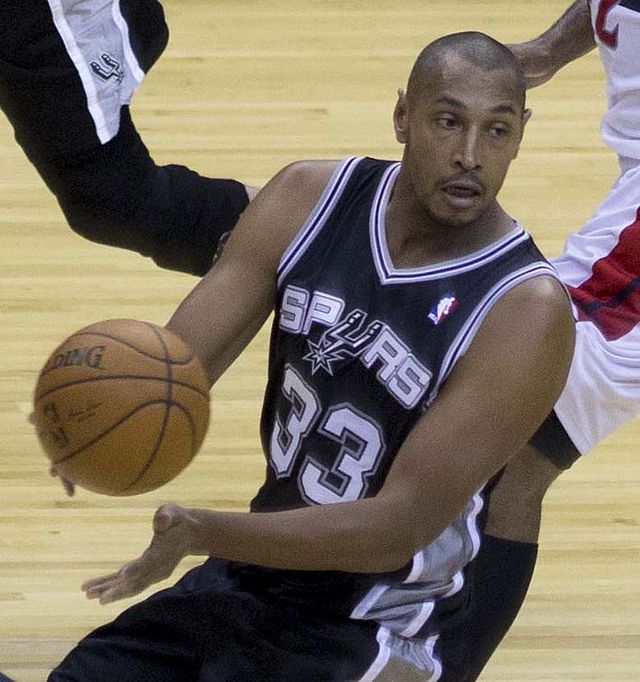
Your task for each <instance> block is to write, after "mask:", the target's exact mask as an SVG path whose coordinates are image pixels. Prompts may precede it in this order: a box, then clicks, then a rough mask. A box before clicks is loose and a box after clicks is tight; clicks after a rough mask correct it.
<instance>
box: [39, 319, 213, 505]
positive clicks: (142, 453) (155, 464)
mask: <svg viewBox="0 0 640 682" xmlns="http://www.w3.org/2000/svg"><path fill="white" fill-rule="evenodd" d="M33 420H34V424H35V427H36V430H37V433H38V438H39V440H40V442H41V444H42V447H43V448H44V450H45V452H46V454H47V456H48V457H49V459H50V460H51V462H52V463H53V464H55V466H56V469H57V471H58V473H59V475H60V476H62V477H64V478H66V479H68V480H70V481H72V482H73V483H75V484H76V485H79V486H81V487H83V488H86V489H87V490H92V491H94V492H97V493H103V494H104V495H137V494H139V493H144V492H147V491H149V490H153V489H154V488H158V487H159V486H161V485H164V484H165V483H167V482H168V481H170V480H171V479H173V478H174V477H175V476H176V475H177V474H178V473H179V472H180V471H182V470H183V469H184V468H185V467H186V466H187V464H189V462H190V461H191V460H192V459H193V457H194V455H195V454H196V452H197V451H198V449H199V448H200V445H201V444H202V441H203V439H204V436H205V434H206V431H207V425H208V423H209V383H208V380H207V376H206V374H205V371H204V368H203V367H202V365H201V363H200V361H199V360H198V358H197V357H196V356H195V355H194V353H193V351H192V350H191V348H189V346H188V345H187V344H186V343H185V342H184V341H182V340H181V339H180V338H178V337H177V336H176V335H175V334H173V333H171V332H170V331H168V330H167V329H165V328H164V327H160V326H157V325H155V324H151V323H149V322H142V321H139V320H105V321H103V322H96V323H95V324H92V325H90V326H88V327H85V328H83V329H80V330H79V331H77V332H75V333H74V334H72V335H71V336H69V338H67V339H66V340H65V341H64V342H63V343H62V344H60V345H59V346H58V347H57V348H56V349H55V350H54V351H53V353H52V354H51V356H50V357H49V359H48V360H47V362H46V364H45V366H44V367H43V369H42V371H41V372H40V375H39V377H38V383H37V385H36V390H35V395H34V413H33Z"/></svg>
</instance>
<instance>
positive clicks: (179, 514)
mask: <svg viewBox="0 0 640 682" xmlns="http://www.w3.org/2000/svg"><path fill="white" fill-rule="evenodd" d="M189 536H190V527H189V519H188V514H187V510H186V509H185V508H184V507H180V506H179V505H177V504H173V503H168V504H163V505H162V506H161V507H159V508H158V510H157V511H156V513H155V515H154V518H153V538H152V540H151V544H150V545H149V547H147V549H146V550H145V551H144V553H143V554H142V556H140V557H139V558H138V559H135V560H134V561H130V562H129V563H127V564H125V565H124V566H122V568H121V569H120V570H119V571H117V572H116V573H112V574H111V575H106V576H103V577H101V578H92V579H91V580H87V581H86V582H85V583H84V584H83V585H82V589H83V590H84V592H85V593H86V595H87V598H88V599H98V600H99V601H100V603H101V604H108V603H110V602H113V601H116V600H118V599H124V598H125V597H133V596H134V595H136V594H138V593H139V592H142V591H143V590H145V589H146V588H147V587H149V585H152V584H153V583H156V582H159V581H160V580H164V579H165V578H168V577H169V576H170V575H171V574H172V573H173V571H174V569H175V567H176V566H177V565H178V564H179V563H180V561H181V560H182V559H183V558H184V557H185V556H187V555H188V554H189Z"/></svg>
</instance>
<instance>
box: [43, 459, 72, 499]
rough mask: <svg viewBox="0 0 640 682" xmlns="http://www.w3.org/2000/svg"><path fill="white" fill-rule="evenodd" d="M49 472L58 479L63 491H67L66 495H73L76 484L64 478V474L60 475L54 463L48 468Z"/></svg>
mask: <svg viewBox="0 0 640 682" xmlns="http://www.w3.org/2000/svg"><path fill="white" fill-rule="evenodd" d="M49 474H51V476H55V477H57V478H59V479H60V482H61V483H62V487H63V488H64V491H65V493H67V497H73V496H74V495H75V494H76V486H75V484H74V483H73V481H70V480H69V479H68V478H64V476H60V474H59V473H58V472H57V470H56V467H55V465H54V466H52V467H51V468H50V469H49Z"/></svg>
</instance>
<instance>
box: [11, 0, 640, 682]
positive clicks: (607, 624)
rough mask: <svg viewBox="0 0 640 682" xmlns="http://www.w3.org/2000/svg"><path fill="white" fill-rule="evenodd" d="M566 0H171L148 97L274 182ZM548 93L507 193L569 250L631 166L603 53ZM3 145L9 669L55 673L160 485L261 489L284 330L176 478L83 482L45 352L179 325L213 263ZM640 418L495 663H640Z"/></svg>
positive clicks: (141, 537) (213, 158)
mask: <svg viewBox="0 0 640 682" xmlns="http://www.w3.org/2000/svg"><path fill="white" fill-rule="evenodd" d="M567 5H568V0H567V1H566V2H565V1H564V0H528V1H527V2H518V3H515V2H506V0H496V1H494V2H489V1H488V0H475V1H474V0H456V1H455V2H454V1H452V0H441V1H429V0H406V1H403V2H390V1H388V0H373V1H372V2H364V1H363V0H342V1H341V2H334V1H332V0H297V1H295V2H294V1H293V0H271V1H270V2H259V1H258V0H246V1H245V2H240V0H220V1H219V2H215V3H207V2H204V1H203V0H189V1H187V0H167V3H166V10H167V15H168V19H169V23H170V26H171V28H172V40H171V43H170V46H169V48H168V50H167V52H166V54H165V56H164V57H163V58H162V59H161V61H160V62H159V63H158V64H157V66H156V67H155V69H154V71H153V72H152V73H151V74H150V76H149V77H148V79H147V82H146V83H145V84H144V86H143V88H142V89H141V91H140V92H139V94H138V95H137V97H136V100H135V105H134V108H133V112H134V116H135V119H136V121H137V123H138V125H139V128H140V130H141V131H142V134H143V137H144V139H145V140H146V142H147V144H148V146H149V147H150V149H151V150H152V152H153V154H154V155H155V157H156V159H157V160H158V161H159V162H162V163H169V162H183V163H186V164H188V165H191V166H192V167H194V168H196V169H197V170H199V171H201V172H202V173H204V174H210V175H214V176H223V177H236V178H239V179H241V180H244V181H246V182H250V183H256V184H260V183H263V182H264V181H265V180H266V179H267V178H268V177H269V176H270V175H271V174H272V173H274V172H275V171H276V170H277V169H279V168H280V167H281V166H282V165H284V164H286V163H288V162H290V161H293V160H295V159H300V158H337V157H342V156H345V155H348V154H354V153H359V154H369V155H373V156H379V157H383V158H397V157H398V156H399V154H400V149H399V147H398V146H397V145H396V143H395V142H394V138H393V135H392V130H391V111H392V108H393V104H394V101H395V92H396V89H397V88H398V87H401V86H404V84H405V82H406V76H407V74H408V71H409V69H410V67H411V64H412V62H413V58H414V57H415V55H416V54H417V52H418V51H419V50H420V48H421V47H422V46H423V45H424V44H426V43H427V42H429V41H430V40H432V39H433V38H435V37H437V36H439V35H441V34H443V33H448V32H453V31H459V30H466V29H479V30H483V31H486V32H488V33H490V34H492V35H494V36H495V37H497V38H498V39H501V40H503V41H505V42H509V41H517V40H522V39H525V38H528V37H531V36H533V35H534V34H535V33H536V32H538V31H541V30H542V29H543V28H545V27H546V26H547V25H548V24H549V23H550V22H551V20H552V19H554V18H555V17H556V16H558V14H559V13H560V12H561V10H562V9H563V8H564V7H566V6H567ZM530 105H531V107H532V108H533V109H534V117H533V119H532V121H531V122H530V124H529V129H528V131H527V134H526V136H525V137H526V139H525V142H524V144H523V148H522V153H521V155H520V158H519V159H518V160H517V162H516V163H515V164H514V166H513V169H512V172H511V175H510V177H509V179H508V181H507V183H506V186H505V188H504V191H503V195H502V198H503V203H504V204H505V206H506V207H507V208H508V209H509V210H510V211H511V212H512V213H513V215H515V216H517V217H518V218H519V219H520V220H521V221H522V222H523V223H524V224H525V225H526V226H527V227H528V229H529V230H530V231H531V232H532V233H533V234H534V236H535V237H536V238H537V240H538V242H539V244H540V246H541V247H542V249H543V251H545V253H547V254H548V255H554V254H557V253H558V252H559V250H560V249H561V247H562V243H563V240H564V238H565V236H566V234H567V232H568V231H569V230H570V229H572V228H575V227H578V226H579V225H580V224H581V223H582V222H583V221H584V220H585V219H586V218H587V217H588V216H589V214H590V213H591V211H592V210H593V209H594V208H595V206H596V205H597V203H598V202H599V200H600V198H602V197H603V196H604V194H605V193H606V191H607V189H608V187H609V186H610V184H611V183H612V181H613V180H614V179H615V176H616V163H615V159H614V157H613V154H612V153H611V152H609V151H608V150H607V149H606V148H605V147H604V145H603V143H602V142H601V140H600V136H599V117H600V114H601V112H602V111H603V107H604V96H603V82H602V70H601V67H600V62H599V60H598V58H597V56H596V55H595V54H592V55H589V56H588V57H587V58H585V59H583V60H582V61H581V62H579V63H577V64H575V65H572V66H571V67H569V68H567V69H566V70H565V71H564V72H562V73H561V74H560V75H559V76H558V77H557V79H556V81H555V82H553V83H551V84H549V85H547V86H544V87H543V88H541V89H539V90H535V91H533V92H532V93H531V96H530ZM0 161H1V162H0V330H1V332H0V453H1V454H0V670H1V671H3V672H4V673H5V674H7V675H10V676H11V677H13V678H15V679H16V680H17V682H36V681H38V680H44V679H45V677H46V673H47V671H48V670H49V669H50V668H51V667H52V666H53V665H54V664H55V662H57V661H58V660H59V659H60V658H61V657H62V656H63V655H64V654H65V653H66V652H67V651H68V650H69V649H70V648H71V646H72V645H73V644H74V642H75V641H76V640H78V639H79V638H80V637H82V636H83V635H84V634H86V633H87V632H88V631H89V630H90V629H92V628H93V627H95V626H97V625H99V624H100V623H102V622H104V621H105V620H107V619H110V618H112V617H113V616H115V615H116V614H117V613H118V612H119V611H120V610H121V609H122V608H123V607H124V606H126V604H127V602H123V603H116V604H114V605H111V606H107V607H100V606H99V605H97V604H95V603H94V602H87V601H86V600H85V599H84V597H83V595H82V593H81V592H80V589H79V588H80V584H81V583H82V581H83V580H84V579H86V578H88V577H91V576H96V575H101V574H103V573H106V572H108V571H111V570H113V569H116V568H117V567H119V566H120V564H121V563H123V562H124V561H125V560H129V559H131V558H133V557H135V556H137V555H138V554H139V553H140V551H141V550H142V549H143V548H144V547H145V546H146V543H147V540H148V538H149V536H150V519H151V515H152V513H153V510H154V509H155V507H156V506H157V505H158V504H159V503H161V502H162V501H165V500H169V499H173V500H176V501H179V502H181V503H184V504H188V505H194V506H195V505H201V506H210V507H215V508H220V509H245V508H246V505H247V502H248V500H249V499H250V498H251V496H252V493H253V491H254V490H255V489H256V487H257V485H258V484H259V482H260V480H261V476H262V471H263V466H264V465H263V463H262V460H261V458H260V456H259V454H258V453H259V442H258V435H257V419H258V414H259V410H260V402H261V395H262V390H263V387H264V382H265V359H266V344H267V332H266V330H263V331H262V332H261V333H260V334H259V336H258V337H257V338H256V340H255V341H254V342H253V343H252V344H251V346H250V347H249V349H248V350H247V351H246V352H245V354H244V355H243V356H242V357H241V358H240V359H239V360H238V362H237V363H236V364H235V365H234V366H233V367H232V368H231V370H230V371H229V372H228V374H227V376H225V377H224V379H223V380H222V381H221V382H220V383H219V384H218V385H217V386H216V388H215V389H214V392H213V402H212V425H211V428H210V432H209V435H208V437H207V441H206V443H205V446H204V448H203V450H202V453H201V454H200V455H199V456H198V458H197V459H196V461H194V463H193V464H192V465H191V466H190V468H189V469H188V470H187V471H185V472H184V473H183V474H182V475H181V476H180V477H179V478H178V479H177V480H175V481H174V482H172V483H171V484H169V485H167V486H166V487H165V488H163V489H161V490H159V491H157V492H154V493H150V494H147V495H143V496H140V497H134V498H125V499H119V498H108V497H100V496H96V495H93V494H90V493H87V492H83V491H79V492H78V494H77V496H76V497H75V498H73V499H68V498H66V497H65V496H64V494H63V492H62V490H61V488H59V487H58V486H57V485H56V483H55V482H54V481H52V480H51V479H50V478H49V476H48V475H47V466H46V462H45V459H44V457H43V455H42V454H41V453H40V452H39V450H38V446H37V444H36V441H35V438H34V435H33V433H32V430H31V428H30V426H29V425H28V423H27V415H28V413H29V411H30V400H31V392H32V389H33V386H34V382H35V378H36V374H37V372H38V370H39V368H40V365H41V363H42V362H43V361H44V359H45V357H46V356H47V355H48V353H49V352H50V351H51V350H52V349H53V347H55V346H56V345H57V344H58V342H59V341H61V340H62V339H63V338H64V337H65V336H67V335H68V334H69V333H71V332H72V331H74V330H75V329H77V328H79V327H81V326H84V325H86V324H89V323H91V322H93V321H96V320H99V319H104V318H111V317H132V318H140V319H146V320H150V321H154V322H158V323H164V322H165V321H166V320H167V318H168V317H169V315H170V314H171V312H172V311H173V309H174V307H175V306H176V304H177V303H178V302H179V301H180V300H181V298H182V297H183V296H184V295H185V294H186V293H187V292H188V291H189V290H190V288H191V287H192V286H193V284H194V280H193V279H192V278H190V277H188V276H185V275H179V274H172V273H167V272H163V271H160V270H158V269H157V268H156V267H155V266H154V265H153V264H152V263H150V262H146V261H145V260H144V259H142V258H141V257H139V256H136V255H133V254H130V253H126V252H123V251H118V250H113V249H109V248H107V247H101V246H97V245H94V244H90V243H88V242H86V241H84V240H83V239H81V238H80V237H78V236H76V235H74V234H73V233H72V232H71V231H70V230H69V229H68V228H67V227H66V225H65V222H64V220H63V218H62V216H61V213H60V211H59V210H58V207H57V205H56V203H55V201H54V200H53V199H52V197H51V196H50V195H49V194H48V192H47V190H46V189H45V188H44V186H43V184H42V182H41V181H40V179H39V177H38V176H37V174H36V173H35V171H34V170H33V169H32V168H31V167H30V165H29V163H28V162H27V161H26V160H25V158H24V157H23V155H22V152H21V150H20V149H19V148H18V147H17V145H16V144H15V143H14V141H13V138H12V134H11V130H10V128H9V126H8V124H7V122H6V120H5V119H4V118H2V117H1V116H0ZM114 200H117V198H114ZM639 434H640V427H639V426H638V423H637V422H636V423H632V424H629V425H627V426H626V427H625V428H624V429H622V430H621V431H620V432H618V433H617V434H615V435H614V436H611V437H610V438H609V439H607V440H606V441H605V442H603V443H602V444H601V445H600V446H598V448H597V449H596V450H595V451H594V452H593V453H592V454H591V455H590V456H589V457H588V458H587V459H586V460H585V461H583V462H580V463H579V464H578V465H576V467H575V468H574V469H573V470H571V471H570V472H569V473H567V474H566V475H565V476H564V477H563V478H561V479H560V481H559V482H558V484H557V485H556V487H555V488H554V489H553V490H552V491H551V493H550V494H549V496H548V498H547V502H546V506H545V519H544V527H543V532H542V538H541V548H540V560H539V564H538V567H537V570H536V574H535V578H534V582H533V585H532V587H531V591H530V593H529V596H528V599H527V602H526V605H525V607H524V608H523V610H522V612H521V614H520V617H519V618H518V620H517V623H516V624H515V626H514V627H513V629H512V631H511V633H510V635H509V637H508V638H507V640H506V641H505V642H504V644H503V646H502V647H501V649H500V650H499V651H498V653H497V654H496V655H495V658H494V660H493V661H492V662H491V664H490V665H489V667H488V668H487V670H486V672H485V674H484V675H483V678H482V679H483V680H492V681H496V682H497V681H507V680H508V681H521V680H522V681H525V680H535V681H537V682H543V681H545V682H551V681H560V680H575V681H586V680H599V681H600V682H612V681H614V680H625V681H627V682H637V681H638V680H640V529H639V522H640V501H639V500H640V458H639V457H638V449H639V447H638V435H639ZM189 565H192V564H191V563H190V562H188V561H185V563H184V566H181V567H180V570H181V571H182V570H183V569H184V568H186V567H187V566H189Z"/></svg>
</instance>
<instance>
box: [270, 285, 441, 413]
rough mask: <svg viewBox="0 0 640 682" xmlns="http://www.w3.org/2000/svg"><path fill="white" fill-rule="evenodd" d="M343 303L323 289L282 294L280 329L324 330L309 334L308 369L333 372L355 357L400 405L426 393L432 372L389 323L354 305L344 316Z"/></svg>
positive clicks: (306, 332) (413, 403) (411, 404)
mask: <svg viewBox="0 0 640 682" xmlns="http://www.w3.org/2000/svg"><path fill="white" fill-rule="evenodd" d="M345 307H346V306H345V302H344V301H343V300H342V299H340V298H337V297H335V296H331V295H329V294H325V293H323V292H321V291H314V292H309V291H307V290H306V289H302V288H300V287H295V286H292V285H288V286H287V288H286V289H285V291H284V295H283V297H282V306H281V309H280V317H279V322H278V323H279V326H280V329H282V330H283V331H286V332H290V333H292V334H302V335H304V336H310V335H311V334H310V332H311V330H312V327H314V326H317V325H319V326H321V327H325V328H326V330H325V331H324V332H323V333H322V334H321V336H320V338H319V339H317V340H312V339H311V338H309V339H308V340H307V346H308V348H309V352H308V353H307V354H306V355H304V359H305V360H306V361H307V362H309V363H310V364H311V373H312V374H315V373H316V372H319V371H324V372H326V373H327V374H329V375H331V376H333V374H334V372H335V370H336V369H337V368H338V367H339V366H340V364H341V363H342V362H343V361H345V360H347V359H349V358H358V359H359V360H360V362H362V364H363V365H364V366H365V367H367V368H368V369H374V370H375V371H376V378H377V379H378V381H380V383H381V384H383V385H384V386H385V388H386V389H387V391H389V393H391V395H393V397H394V398H395V399H396V400H398V402H400V403H401V404H402V405H403V406H404V407H406V408H408V409H411V408H413V407H415V406H416V405H417V404H418V402H419V400H420V398H421V397H422V396H423V395H424V393H425V391H426V389H427V387H428V386H429V382H430V381H431V377H432V374H431V372H430V371H429V370H428V369H427V368H426V367H424V366H423V365H422V364H421V363H420V361H419V360H418V359H417V358H416V357H415V356H414V355H413V354H412V353H411V349H410V348H409V347H408V346H407V345H406V344H405V343H404V342H403V341H402V339H401V338H400V337H399V336H398V335H397V334H396V333H395V332H394V331H393V329H391V328H390V327H389V326H388V325H387V324H385V323H384V322H381V321H380V320H368V316H367V314H366V313H365V312H363V311H362V310H359V309H355V310H352V311H350V312H348V313H347V314H346V315H345V314H343V313H344V310H345Z"/></svg>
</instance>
